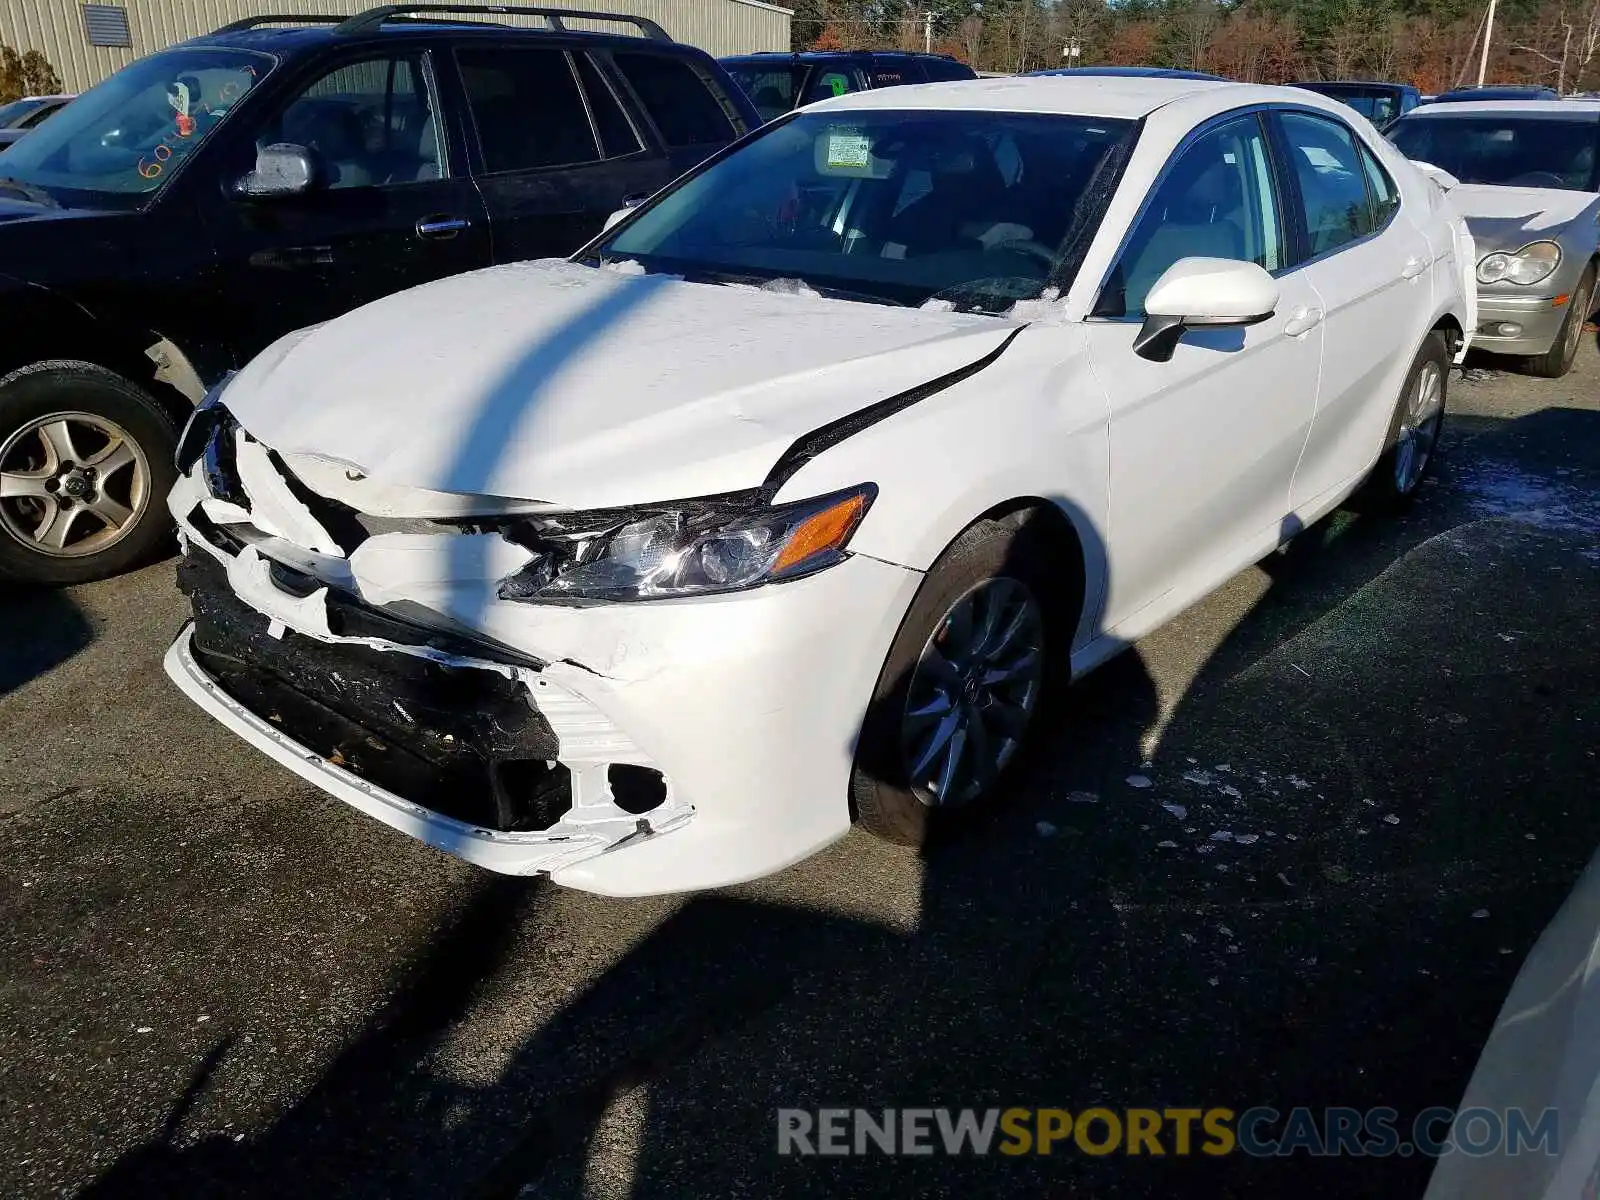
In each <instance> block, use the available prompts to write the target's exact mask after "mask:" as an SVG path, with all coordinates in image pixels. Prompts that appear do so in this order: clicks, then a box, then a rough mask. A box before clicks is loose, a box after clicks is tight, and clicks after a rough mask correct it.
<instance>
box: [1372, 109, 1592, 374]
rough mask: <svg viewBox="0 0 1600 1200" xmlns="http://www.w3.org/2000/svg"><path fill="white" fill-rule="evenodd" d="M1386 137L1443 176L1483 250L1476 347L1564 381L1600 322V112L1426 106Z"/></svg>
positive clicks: (1409, 115) (1397, 124) (1475, 338)
mask: <svg viewBox="0 0 1600 1200" xmlns="http://www.w3.org/2000/svg"><path fill="white" fill-rule="evenodd" d="M1386 132H1387V134H1388V136H1389V138H1390V140H1392V141H1393V142H1394V143H1395V145H1397V146H1398V147H1399V148H1400V150H1401V152H1402V153H1403V154H1404V155H1405V156H1406V157H1407V158H1410V159H1412V160H1413V161H1415V162H1418V163H1420V164H1422V165H1424V166H1425V167H1431V168H1433V169H1434V170H1435V171H1436V172H1439V173H1441V174H1440V175H1436V178H1440V181H1441V183H1442V184H1444V186H1446V187H1447V188H1448V189H1449V192H1450V199H1451V200H1452V201H1453V202H1454V204H1455V207H1456V208H1457V209H1458V210H1459V211H1460V212H1461V214H1462V215H1463V216H1464V217H1466V219H1467V225H1468V226H1469V227H1470V228H1471V230H1472V236H1473V238H1474V239H1475V240H1476V241H1477V244H1478V328H1477V330H1476V332H1475V333H1474V335H1473V345H1474V346H1475V347H1477V348H1478V349H1481V350H1488V351H1491V352H1492V353H1495V354H1509V355H1517V356H1519V357H1521V358H1523V359H1524V361H1525V365H1526V366H1527V368H1528V370H1530V371H1532V372H1533V373H1534V374H1536V375H1546V376H1549V377H1551V378H1556V377H1559V376H1562V375H1565V374H1566V373H1567V372H1568V371H1569V370H1571V369H1572V360H1573V357H1574V356H1575V355H1576V354H1577V352H1578V344H1579V342H1580V341H1581V340H1582V338H1583V326H1584V322H1585V321H1587V320H1588V318H1589V315H1590V313H1591V312H1593V311H1594V301H1595V272H1596V262H1597V254H1596V251H1597V249H1600V101H1595V100H1509V101H1469V102H1465V103H1461V104H1440V105H1437V106H1435V105H1423V106H1422V107H1420V108H1416V109H1413V110H1412V111H1411V112H1410V113H1408V114H1407V115H1406V116H1404V117H1402V118H1401V119H1400V120H1399V121H1397V122H1395V123H1394V124H1393V125H1391V126H1390V127H1389V128H1388V129H1387V130H1386ZM1441 176H1442V177H1441Z"/></svg>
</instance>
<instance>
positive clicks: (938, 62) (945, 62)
mask: <svg viewBox="0 0 1600 1200" xmlns="http://www.w3.org/2000/svg"><path fill="white" fill-rule="evenodd" d="M922 69H923V70H924V71H926V72H927V74H928V81H929V82H930V83H946V82H949V81H951V80H956V79H976V78H977V75H976V74H975V73H974V72H973V70H972V68H971V67H969V66H967V64H966V63H963V62H956V61H955V60H954V59H950V58H925V59H923V60H922Z"/></svg>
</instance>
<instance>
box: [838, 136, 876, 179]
mask: <svg viewBox="0 0 1600 1200" xmlns="http://www.w3.org/2000/svg"><path fill="white" fill-rule="evenodd" d="M871 162H872V142H871V140H870V139H869V138H868V137H867V135H866V134H864V133H861V132H859V131H858V130H855V129H834V130H829V132H828V165H829V166H830V167H840V168H844V169H847V170H848V169H849V168H852V167H854V168H855V169H857V170H860V169H862V168H864V167H867V166H869V165H871Z"/></svg>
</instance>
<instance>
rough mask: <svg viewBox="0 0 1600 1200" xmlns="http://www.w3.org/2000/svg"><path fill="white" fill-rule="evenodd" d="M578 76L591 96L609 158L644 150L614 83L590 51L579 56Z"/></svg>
mask: <svg viewBox="0 0 1600 1200" xmlns="http://www.w3.org/2000/svg"><path fill="white" fill-rule="evenodd" d="M576 61H577V63H578V78H579V79H581V80H582V81H583V93H584V95H586V96H587V97H589V111H590V112H591V113H593V114H594V123H595V126H596V127H597V128H598V129H599V130H600V142H601V148H602V149H603V150H604V151H605V155H606V157H607V158H619V157H621V156H622V155H624V154H632V153H634V152H635V151H637V150H643V149H644V146H643V145H642V144H640V142H639V135H638V134H637V133H635V132H634V129H633V126H632V124H630V123H629V121H628V115H627V114H626V113H624V112H623V111H622V105H621V104H619V103H617V97H616V95H615V93H613V92H612V90H611V85H610V84H609V83H608V82H607V81H606V80H605V78H604V77H603V76H602V75H601V74H600V70H599V68H598V67H596V66H595V64H594V60H593V59H591V58H590V57H589V56H588V55H587V54H579V55H577V56H576Z"/></svg>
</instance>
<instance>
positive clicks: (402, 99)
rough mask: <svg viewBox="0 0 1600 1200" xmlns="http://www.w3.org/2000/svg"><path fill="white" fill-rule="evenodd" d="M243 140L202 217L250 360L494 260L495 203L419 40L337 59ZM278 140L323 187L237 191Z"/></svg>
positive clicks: (294, 89) (291, 91) (237, 138)
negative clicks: (303, 159) (461, 146)
mask: <svg viewBox="0 0 1600 1200" xmlns="http://www.w3.org/2000/svg"><path fill="white" fill-rule="evenodd" d="M241 116H243V114H241ZM233 137H234V141H233V142H232V143H231V145H230V148H229V152H228V153H227V154H225V155H223V156H222V160H221V161H222V164H223V166H222V178H221V180H220V181H219V183H220V186H218V187H216V188H215V189H212V190H210V191H209V193H208V200H207V202H206V204H205V205H204V207H203V210H202V219H203V220H204V221H205V223H206V224H207V225H208V226H209V227H210V229H211V233H212V239H213V241H214V243H215V244H216V247H217V252H218V257H219V260H220V263H221V267H222V271H223V276H224V278H225V279H226V280H228V281H229V283H228V288H227V292H228V294H227V295H225V296H224V297H223V300H224V303H228V304H231V305H233V306H234V309H235V312H236V314H237V316H238V320H239V328H240V339H239V340H240V351H241V354H242V356H243V357H244V358H249V357H250V356H252V355H254V354H255V353H256V352H258V351H259V350H261V349H262V348H263V347H265V346H266V345H267V344H268V343H270V342H271V341H273V340H274V339H275V338H277V337H279V336H281V335H282V334H284V333H287V332H289V331H290V330H293V329H298V328H301V327H302V326H305V325H310V324H314V323H316V322H318V321H326V320H328V319H330V318H332V317H336V316H338V315H340V314H341V313H344V312H346V311H348V310H350V309H352V308H356V307H358V306H359V305H362V304H366V303H368V302H369V301H372V300H376V299H378V298H379V297H381V296H386V295H388V294H390V293H392V292H398V291H401V290H402V289H404V288H408V287H413V286H415V285H417V284H421V283H426V282H428V281H429V280H432V279H438V278H441V277H443V276H446V275H453V274H455V273H457V272H460V271H467V270H472V269H474V268H477V267H483V266H488V265H489V261H490V258H489V231H488V222H487V218H486V214H485V213H484V210H483V204H482V201H481V200H480V198H479V196H478V193H477V189H476V188H475V187H474V186H473V184H472V181H471V179H470V178H469V177H467V176H466V174H465V172H464V171H462V170H460V169H459V159H458V161H457V163H456V164H454V165H453V164H452V162H451V155H450V153H449V151H450V150H451V149H452V146H453V143H454V142H455V141H456V135H455V131H454V130H453V129H452V128H451V123H450V122H449V121H448V120H446V119H444V113H443V111H442V110H441V108H440V106H439V102H438V89H437V88H436V87H435V86H434V85H433V81H432V68H431V64H430V56H429V55H428V53H427V52H426V51H425V50H423V49H421V48H416V47H415V44H414V43H413V44H411V45H408V47H407V48H406V49H405V50H403V51H400V52H388V53H378V52H367V53H361V52H356V53H354V54H352V55H349V56H346V57H343V58H341V59H340V60H336V61H335V62H333V63H329V62H327V61H326V60H324V61H323V62H321V63H320V64H319V65H318V67H317V68H315V69H312V70H310V71H308V72H306V73H305V77H303V78H302V79H300V80H298V81H296V82H295V84H294V85H293V86H291V87H290V88H288V89H287V90H286V91H285V93H284V96H283V99H281V100H280V101H279V102H278V103H276V104H273V105H268V106H267V107H266V109H265V110H264V111H262V112H261V113H259V114H258V115H256V116H255V118H254V119H253V120H252V121H250V122H248V123H247V124H246V125H242V126H240V127H238V128H235V129H234V131H233ZM274 143H288V144H293V145H298V146H303V147H305V148H306V149H308V150H309V151H310V152H311V154H312V157H313V159H314V161H315V162H316V163H317V164H318V168H319V173H320V174H321V179H320V180H319V181H318V183H317V184H316V186H314V187H313V188H312V189H311V190H310V191H307V192H305V193H303V194H299V195H291V196H275V197H269V198H249V197H245V196H241V195H239V194H237V193H236V192H235V191H234V190H233V188H232V187H231V186H230V185H231V184H233V183H234V182H235V181H237V180H238V179H239V178H240V177H241V176H242V175H244V174H245V173H246V172H248V171H249V169H250V167H251V166H252V165H253V163H254V161H255V154H256V151H257V149H258V148H259V147H261V146H266V145H271V144H274Z"/></svg>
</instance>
